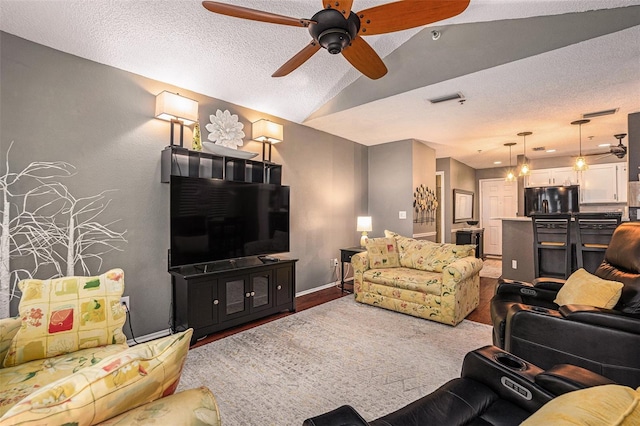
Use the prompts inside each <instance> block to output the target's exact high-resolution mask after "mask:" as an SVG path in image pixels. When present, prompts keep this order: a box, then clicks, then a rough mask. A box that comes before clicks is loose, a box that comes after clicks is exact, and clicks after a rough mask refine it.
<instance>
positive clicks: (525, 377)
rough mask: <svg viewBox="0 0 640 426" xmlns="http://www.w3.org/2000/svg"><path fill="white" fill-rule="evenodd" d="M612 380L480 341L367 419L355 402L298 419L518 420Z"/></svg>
mask: <svg viewBox="0 0 640 426" xmlns="http://www.w3.org/2000/svg"><path fill="white" fill-rule="evenodd" d="M611 383H613V382H612V381H610V380H609V379H606V378H605V377H602V376H600V375H598V374H595V373H593V372H591V371H588V370H584V369H582V368H579V367H575V366H572V365H559V366H556V367H554V368H551V369H549V370H547V371H543V370H541V369H540V368H538V367H536V366H535V365H532V364H530V363H528V362H526V361H524V360H521V359H519V358H517V357H515V356H513V355H511V354H509V353H507V352H504V351H502V350H501V349H499V348H496V347H495V346H485V347H483V348H480V349H476V350H475V351H472V352H469V353H468V354H467V355H466V356H465V358H464V362H463V365H462V373H461V377H460V378H458V379H453V380H451V381H449V382H447V383H445V384H444V385H442V386H441V387H440V388H439V389H437V390H436V391H434V392H432V393H431V394H429V395H427V396H424V397H422V398H420V399H419V400H417V401H414V402H412V403H410V404H409V405H407V406H405V407H403V408H401V409H399V410H397V411H395V412H393V413H390V414H387V415H385V416H383V417H380V418H379V419H376V420H373V421H371V422H367V421H366V420H365V419H364V418H363V417H362V416H360V414H359V413H358V412H357V411H356V410H355V409H354V408H352V407H351V406H348V405H343V406H342V407H339V408H337V409H335V410H333V411H330V412H328V413H325V414H321V415H319V416H316V417H313V418H310V419H307V420H305V421H304V423H303V425H304V426H347V425H348V426H427V425H438V426H441V425H447V426H456V425H486V426H489V425H495V426H497V425H500V426H508V425H519V424H520V423H522V422H523V421H524V420H525V419H526V418H528V417H529V416H530V415H531V414H533V413H534V412H535V411H537V410H538V409H539V408H540V407H541V406H542V405H544V404H545V403H547V402H549V401H550V400H551V399H553V398H554V397H556V396H559V395H561V394H564V393H567V392H571V391H574V390H578V389H584V388H587V387H591V386H599V385H605V384H611Z"/></svg>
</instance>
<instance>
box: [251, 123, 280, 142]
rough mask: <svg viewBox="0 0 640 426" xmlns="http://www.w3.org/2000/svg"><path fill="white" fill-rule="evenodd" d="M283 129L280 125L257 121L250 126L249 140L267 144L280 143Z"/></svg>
mask: <svg viewBox="0 0 640 426" xmlns="http://www.w3.org/2000/svg"><path fill="white" fill-rule="evenodd" d="M283 130H284V128H283V126H282V124H278V123H274V122H273V121H269V120H265V119H262V120H258V121H256V122H255V123H253V125H252V126H251V135H252V137H251V139H253V140H254V141H258V142H268V143H271V144H274V143H278V142H282V140H283V134H284V131H283Z"/></svg>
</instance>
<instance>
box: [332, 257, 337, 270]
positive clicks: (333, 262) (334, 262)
mask: <svg viewBox="0 0 640 426" xmlns="http://www.w3.org/2000/svg"><path fill="white" fill-rule="evenodd" d="M336 266H338V259H336V258H333V259H331V267H332V268H335V267H336Z"/></svg>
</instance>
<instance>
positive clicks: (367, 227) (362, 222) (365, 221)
mask: <svg viewBox="0 0 640 426" xmlns="http://www.w3.org/2000/svg"><path fill="white" fill-rule="evenodd" d="M356 231H358V232H362V237H360V247H364V246H365V245H366V244H367V240H368V239H369V237H367V232H371V231H373V228H372V224H371V216H358V222H357V226H356Z"/></svg>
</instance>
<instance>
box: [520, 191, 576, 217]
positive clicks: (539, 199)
mask: <svg viewBox="0 0 640 426" xmlns="http://www.w3.org/2000/svg"><path fill="white" fill-rule="evenodd" d="M579 189H580V187H579V186H578V185H571V186H546V187H539V188H525V191H524V206H525V212H526V214H527V216H531V215H532V214H540V213H579V212H580V204H579V202H578V200H579V196H578V193H579Z"/></svg>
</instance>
